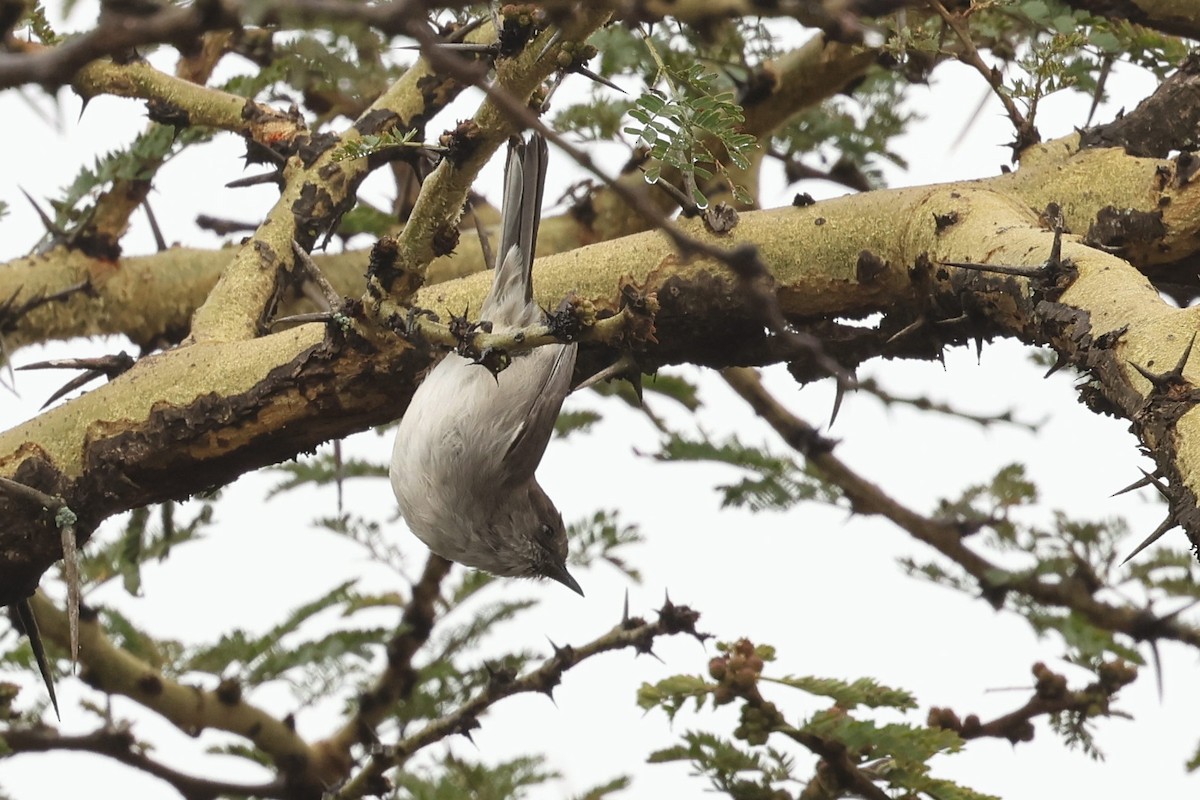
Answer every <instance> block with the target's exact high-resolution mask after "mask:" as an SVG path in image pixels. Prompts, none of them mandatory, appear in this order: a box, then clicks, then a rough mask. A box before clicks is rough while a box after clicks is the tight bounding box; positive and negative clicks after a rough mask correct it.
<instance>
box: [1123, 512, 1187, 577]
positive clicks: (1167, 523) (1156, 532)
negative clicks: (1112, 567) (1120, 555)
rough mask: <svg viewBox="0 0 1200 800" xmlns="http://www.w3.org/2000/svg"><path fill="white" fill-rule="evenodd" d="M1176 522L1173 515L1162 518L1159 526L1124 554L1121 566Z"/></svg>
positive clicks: (1155, 540)
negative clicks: (1128, 552)
mask: <svg viewBox="0 0 1200 800" xmlns="http://www.w3.org/2000/svg"><path fill="white" fill-rule="evenodd" d="M1177 524H1178V523H1176V522H1175V518H1174V517H1170V516H1168V517H1167V518H1166V519H1164V520H1163V521H1162V522H1161V523H1160V524H1159V526H1158V527H1157V528H1155V529H1154V531H1153V532H1152V533H1151V534H1150V535H1149V536H1147V537H1146V538H1145V539H1143V540H1142V543H1141V544H1139V545H1138V546H1137V547H1135V548H1133V552H1132V553H1130V554H1129V555H1127V556H1125V560H1124V561H1122V562H1121V566H1124V565H1126V564H1128V563H1129V562H1130V561H1131V560H1132V559H1133V557H1134V556H1136V555H1137V554H1138V553H1140V552H1142V551H1143V550H1145V549H1146V548H1147V547H1149V546H1150V545H1152V544H1154V543H1155V542H1157V541H1158V540H1159V539H1161V538H1162V536H1163V534H1164V533H1166V532H1167V531H1169V530H1171V529H1172V528H1174V527H1175V526H1176V525H1177Z"/></svg>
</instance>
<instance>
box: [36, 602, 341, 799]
mask: <svg viewBox="0 0 1200 800" xmlns="http://www.w3.org/2000/svg"><path fill="white" fill-rule="evenodd" d="M31 605H32V607H33V610H34V613H35V614H36V615H37V620H38V625H39V627H40V628H41V629H42V631H43V632H44V633H45V635H46V638H47V639H49V640H51V641H54V642H56V643H58V644H59V645H60V646H65V645H66V643H67V640H68V636H69V634H68V630H67V618H66V614H64V613H63V612H61V611H59V610H58V609H57V608H56V607H55V606H54V604H53V603H51V602H50V601H49V600H48V599H46V597H45V596H44V595H42V594H41V593H40V592H39V593H37V594H35V595H34V596H33V599H32V601H31ZM80 646H81V649H82V651H83V652H84V653H85V656H84V667H85V668H84V671H83V673H82V676H81V677H82V678H83V680H84V681H85V682H86V683H89V684H91V685H92V686H95V687H96V688H97V689H99V690H100V691H103V692H105V693H108V694H119V695H124V696H126V697H129V698H130V699H132V700H134V701H136V702H138V703H140V704H141V705H143V706H145V707H146V708H149V709H151V710H152V711H155V712H157V713H159V714H161V715H162V716H164V717H166V718H167V719H168V720H170V722H171V723H172V724H173V725H175V726H176V727H178V728H179V729H180V730H183V731H188V732H190V733H193V734H196V735H198V734H199V733H200V732H201V731H203V730H204V729H205V728H215V729H217V730H223V731H229V732H230V733H234V734H237V735H239V736H245V737H246V738H247V739H249V740H250V741H251V742H253V743H254V746H255V747H257V748H258V749H259V750H261V751H262V752H263V753H265V754H267V756H269V757H270V758H271V760H272V761H273V762H274V763H275V766H276V768H277V769H278V770H279V772H280V774H281V776H282V778H283V781H284V784H285V785H287V786H288V787H291V788H293V789H295V788H298V787H304V786H307V787H310V792H309V794H310V795H314V796H319V795H320V787H322V786H324V785H327V784H328V783H329V782H331V781H333V780H336V779H337V778H338V775H337V771H336V768H337V765H336V764H333V763H331V762H330V761H329V760H327V759H323V758H320V757H318V756H319V755H320V754H319V753H318V752H317V751H315V750H313V749H312V748H311V747H310V746H309V745H308V743H307V742H305V741H304V740H303V739H301V738H300V737H299V736H297V735H296V732H295V730H294V729H293V727H292V726H289V725H287V724H286V723H284V722H282V721H280V720H277V719H275V718H274V717H272V716H271V715H270V714H267V713H266V712H264V711H262V710H261V709H259V708H256V707H254V706H252V705H250V704H249V703H247V702H246V701H245V700H243V699H242V697H241V693H240V692H236V691H223V690H222V689H217V690H216V691H208V690H204V689H200V688H199V687H196V686H185V685H183V684H181V683H177V682H175V681H173V680H170V679H169V678H167V677H165V676H163V675H162V673H161V672H159V671H158V670H157V669H155V668H154V667H152V666H151V665H149V664H147V663H145V662H144V661H141V660H140V659H138V658H137V657H135V656H133V655H131V654H130V653H128V652H126V651H125V650H122V649H121V648H119V647H116V646H115V645H114V644H113V643H112V642H111V641H109V639H108V637H107V636H106V635H105V633H104V631H103V630H102V628H101V626H100V624H99V621H98V620H97V619H96V618H95V617H92V618H91V619H88V620H85V621H84V623H83V624H82V625H81V626H80ZM276 796H277V795H276Z"/></svg>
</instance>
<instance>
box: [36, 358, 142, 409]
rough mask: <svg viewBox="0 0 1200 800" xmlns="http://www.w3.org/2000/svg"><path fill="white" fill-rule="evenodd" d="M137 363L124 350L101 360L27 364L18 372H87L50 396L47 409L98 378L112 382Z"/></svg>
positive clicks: (45, 405) (67, 359) (59, 360)
mask: <svg viewBox="0 0 1200 800" xmlns="http://www.w3.org/2000/svg"><path fill="white" fill-rule="evenodd" d="M135 363H137V362H136V360H135V359H134V357H133V356H131V355H129V354H128V353H126V352H125V351H124V350H122V351H121V352H120V353H117V354H116V355H115V356H101V357H99V358H56V359H51V360H49V361H38V362H36V363H33V364H25V365H24V366H20V367H17V371H21V370H27V369H82V370H86V371H85V372H84V373H83V374H82V375H79V376H77V377H75V378H72V379H71V380H69V381H67V382H66V383H65V384H63V385H62V386H61V387H60V388H59V389H58V391H56V392H54V394H52V395H50V397H49V399H47V400H46V402H45V403H43V404H42V408H46V407H47V406H49V405H50V404H51V403H53V402H54V401H55V400H58V399H59V398H61V397H63V396H64V395H66V394H68V393H70V392H73V391H74V390H76V389H79V388H81V387H83V386H86V385H87V384H89V383H91V382H92V381H94V380H96V379H97V378H107V379H108V380H110V381H111V380H112V379H113V378H115V377H117V376H118V375H120V374H121V373H123V372H127V371H128V370H129V369H130V368H131V367H132V366H133V365H134V364H135Z"/></svg>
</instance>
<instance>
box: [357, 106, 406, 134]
mask: <svg viewBox="0 0 1200 800" xmlns="http://www.w3.org/2000/svg"><path fill="white" fill-rule="evenodd" d="M403 122H404V121H403V120H402V119H400V115H399V114H397V113H396V112H395V111H391V110H389V109H386V108H377V109H375V110H374V111H369V112H367V113H366V114H364V115H363V116H362V117H361V118H360V119H359V120H358V121H357V122H355V123H354V129H355V130H356V131H358V132H359V133H361V134H362V135H363V136H371V135H373V134H376V133H380V132H381V131H387V130H394V129H396V128H400V127H403Z"/></svg>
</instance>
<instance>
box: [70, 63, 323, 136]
mask: <svg viewBox="0 0 1200 800" xmlns="http://www.w3.org/2000/svg"><path fill="white" fill-rule="evenodd" d="M71 85H72V86H73V87H74V88H75V91H77V92H78V93H79V95H80V96H81V97H83V98H84V100H89V99H91V98H92V97H95V96H96V95H100V94H111V95H116V96H118V97H132V98H138V99H141V100H149V101H152V109H153V113H154V115H155V116H158V117H162V118H167V117H171V118H175V119H177V121H178V122H179V124H180V126H187V125H196V126H200V127H204V128H217V129H219V130H224V131H230V132H232V133H236V134H239V135H241V136H245V137H246V138H248V139H251V140H253V141H255V142H258V143H259V144H261V145H263V146H264V147H269V148H275V149H280V150H283V151H285V152H286V151H292V150H294V149H295V142H296V140H297V138H298V137H299V136H301V135H307V133H308V130H307V127H306V126H305V124H304V120H303V119H302V118H300V117H297V116H294V115H291V114H287V113H285V112H283V111H278V110H276V109H274V108H271V107H270V106H267V105H263V104H261V103H257V102H255V101H254V100H252V99H250V98H246V97H240V96H238V95H235V94H230V93H229V92H223V91H221V90H220V89H213V88H210V87H207V86H203V85H201V84H199V83H194V82H193V81H191V80H185V79H183V78H177V77H175V76H173V75H168V74H166V73H165V72H160V71H159V70H157V69H155V68H154V67H152V66H151V65H150V64H148V63H147V62H145V61H131V62H129V63H126V64H115V63H113V62H111V61H93V62H92V63H90V64H88V65H87V66H86V67H84V68H83V69H81V70H80V71H79V72H78V74H76V76H75V79H74V80H73V81H72V82H71ZM177 115H178V116H177Z"/></svg>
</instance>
